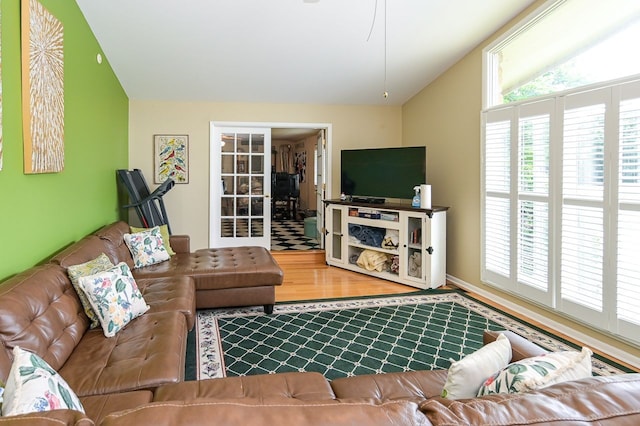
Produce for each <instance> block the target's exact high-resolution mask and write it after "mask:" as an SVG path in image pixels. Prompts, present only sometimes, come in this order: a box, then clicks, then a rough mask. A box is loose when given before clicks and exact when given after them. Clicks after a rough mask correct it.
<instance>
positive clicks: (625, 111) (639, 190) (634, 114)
mask: <svg viewBox="0 0 640 426" xmlns="http://www.w3.org/2000/svg"><path fill="white" fill-rule="evenodd" d="M621 91H622V100H621V102H620V119H619V148H618V151H619V152H618V154H619V158H618V161H619V163H618V209H619V210H618V233H617V240H618V241H617V245H618V259H617V284H618V285H617V295H616V296H617V310H616V319H617V326H618V327H619V329H620V330H619V332H620V334H623V335H636V336H637V335H639V334H640V310H639V309H638V306H640V250H639V249H638V243H639V242H640V86H639V85H638V84H635V85H626V86H623V88H622V89H621Z"/></svg>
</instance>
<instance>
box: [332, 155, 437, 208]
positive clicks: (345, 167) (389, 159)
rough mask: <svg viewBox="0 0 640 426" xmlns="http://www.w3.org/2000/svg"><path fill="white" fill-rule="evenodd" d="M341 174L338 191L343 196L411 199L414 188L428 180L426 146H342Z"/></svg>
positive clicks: (372, 199)
mask: <svg viewBox="0 0 640 426" xmlns="http://www.w3.org/2000/svg"><path fill="white" fill-rule="evenodd" d="M340 176H341V178H340V192H343V193H344V194H345V195H346V196H352V197H355V198H369V199H371V201H377V202H380V201H381V199H388V198H394V199H411V198H413V196H414V195H415V193H414V191H413V187H414V186H416V185H420V184H423V183H427V148H426V147H424V146H412V147H395V148H370V149H343V150H342V151H341V153H340ZM374 199H375V200H374Z"/></svg>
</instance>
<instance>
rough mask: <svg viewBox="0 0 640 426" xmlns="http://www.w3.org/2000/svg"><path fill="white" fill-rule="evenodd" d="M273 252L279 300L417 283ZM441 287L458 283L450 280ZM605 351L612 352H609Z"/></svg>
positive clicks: (400, 289) (387, 290) (311, 256)
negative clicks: (277, 269) (277, 267)
mask: <svg viewBox="0 0 640 426" xmlns="http://www.w3.org/2000/svg"><path fill="white" fill-rule="evenodd" d="M271 254H272V255H273V257H274V258H275V259H276V261H277V262H278V264H279V265H280V267H281V268H282V269H283V271H284V282H283V283H282V285H281V286H278V287H276V302H291V301H298V300H316V299H334V298H341V297H361V296H376V295H382V294H398V293H409V292H412V291H415V290H416V288H414V287H410V286H406V285H403V284H397V283H394V282H391V281H386V280H381V279H378V278H374V277H371V276H368V275H365V274H359V273H357V272H352V271H347V270H345V269H341V268H337V267H333V266H328V265H327V264H326V263H325V260H324V251H323V250H303V251H272V252H271ZM441 288H442V289H446V288H456V287H455V286H454V285H452V284H450V283H449V284H447V285H446V286H444V287H441ZM469 295H471V296H473V297H475V298H476V299H478V300H482V301H483V302H485V303H487V304H489V305H491V306H494V307H496V308H497V309H500V310H502V311H504V312H507V313H509V314H511V315H513V316H515V317H516V318H521V319H522V320H524V321H527V322H529V323H530V324H532V325H535V326H537V327H539V328H541V329H546V330H547V331H550V332H551V333H554V334H555V335H557V336H559V337H562V338H563V339H565V340H568V341H571V342H573V343H575V344H577V345H581V346H582V345H583V344H582V343H581V342H579V341H576V340H575V339H573V338H571V337H570V336H566V335H563V334H561V333H558V332H557V331H556V330H550V329H549V328H548V327H545V326H544V325H543V324H540V323H539V322H536V321H533V320H531V319H530V318H526V317H523V316H522V315H520V314H518V312H515V311H513V310H510V309H508V308H505V307H504V306H501V305H497V304H496V303H495V302H493V301H491V300H488V299H485V298H483V297H481V296H479V295H477V294H474V293H469ZM594 352H597V351H594ZM603 355H605V356H609V355H606V354H603ZM609 357H610V356H609ZM618 362H619V363H620V364H623V365H626V366H627V367H629V368H632V369H635V367H633V366H631V365H629V364H627V363H624V362H621V361H620V360H618Z"/></svg>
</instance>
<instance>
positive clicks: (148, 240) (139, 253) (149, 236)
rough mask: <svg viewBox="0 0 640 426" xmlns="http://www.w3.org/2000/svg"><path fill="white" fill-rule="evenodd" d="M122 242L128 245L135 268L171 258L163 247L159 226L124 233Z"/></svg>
mask: <svg viewBox="0 0 640 426" xmlns="http://www.w3.org/2000/svg"><path fill="white" fill-rule="evenodd" d="M124 242H125V243H126V244H127V247H129V251H130V252H131V257H133V264H134V267H135V268H142V267H143V266H149V265H153V264H156V263H160V262H164V261H165V260H169V259H170V258H171V256H170V255H169V252H168V251H167V249H165V248H164V240H163V239H162V233H161V232H160V227H159V226H154V227H153V228H150V229H148V230H145V231H141V232H136V233H133V234H124Z"/></svg>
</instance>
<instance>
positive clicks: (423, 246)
mask: <svg viewBox="0 0 640 426" xmlns="http://www.w3.org/2000/svg"><path fill="white" fill-rule="evenodd" d="M447 210H448V207H433V208H431V209H420V208H413V207H411V206H410V205H404V204H392V203H376V204H369V203H358V202H353V201H342V200H327V201H325V234H326V235H325V256H326V262H327V264H328V265H331V266H337V267H340V268H345V269H349V270H352V271H356V272H361V273H363V274H369V275H372V276H376V277H378V278H382V279H386V280H390V281H395V282H398V283H402V284H406V285H410V286H413V287H418V288H422V289H427V288H437V287H440V286H442V285H444V284H445V280H446V272H445V268H446V252H447V246H446V229H447Z"/></svg>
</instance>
